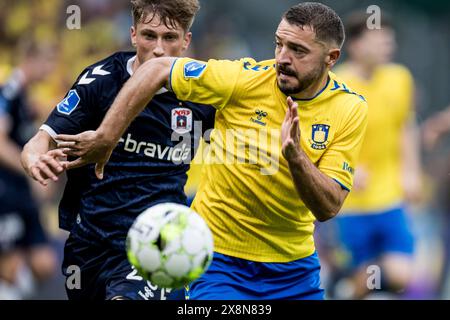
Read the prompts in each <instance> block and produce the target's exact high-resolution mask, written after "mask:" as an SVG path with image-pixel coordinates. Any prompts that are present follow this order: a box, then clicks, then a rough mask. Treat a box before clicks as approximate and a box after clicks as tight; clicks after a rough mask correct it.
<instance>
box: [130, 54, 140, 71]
mask: <svg viewBox="0 0 450 320" xmlns="http://www.w3.org/2000/svg"><path fill="white" fill-rule="evenodd" d="M140 66H141V62H140V61H139V57H138V56H136V59H134V61H133V64H132V65H131V70H132V71H133V74H134V73H135V72H136V70H137V69H138V68H139V67H140Z"/></svg>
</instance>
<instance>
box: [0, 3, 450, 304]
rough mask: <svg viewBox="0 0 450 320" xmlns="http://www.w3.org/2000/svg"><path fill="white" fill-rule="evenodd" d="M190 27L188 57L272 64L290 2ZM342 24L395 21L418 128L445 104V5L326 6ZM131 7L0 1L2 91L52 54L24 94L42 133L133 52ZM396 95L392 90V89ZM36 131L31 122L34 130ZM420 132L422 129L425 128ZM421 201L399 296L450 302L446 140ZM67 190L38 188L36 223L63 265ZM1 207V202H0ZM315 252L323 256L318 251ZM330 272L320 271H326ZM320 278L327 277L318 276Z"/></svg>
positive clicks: (58, 291)
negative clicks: (76, 12)
mask: <svg viewBox="0 0 450 320" xmlns="http://www.w3.org/2000/svg"><path fill="white" fill-rule="evenodd" d="M200 2H201V5H202V9H201V10H200V14H199V16H198V18H197V20H196V21H195V23H194V26H193V29H192V31H193V45H192V46H191V51H190V52H189V55H190V56H193V57H196V58H199V59H207V58H209V57H215V58H228V59H233V58H239V57H243V56H252V57H254V58H255V59H257V60H259V59H268V58H272V57H273V51H274V45H273V38H274V36H273V35H274V30H275V29H276V27H277V25H278V22H279V18H280V16H281V15H282V13H283V12H284V11H285V10H286V9H287V8H288V7H289V6H291V5H293V4H296V3H298V1H295V0H294V1H293V0H289V1H288V0H284V1H279V0H264V1H261V0H259V1H258V0H246V1H240V0H210V1H206V0H203V1H202V0H201V1H200ZM322 2H323V3H325V4H327V5H329V6H331V7H332V8H333V9H335V10H336V11H337V12H338V13H339V14H340V15H341V16H345V14H346V13H348V12H350V11H353V10H355V9H361V10H365V9H366V8H367V7H368V6H369V5H373V4H376V5H378V6H379V7H381V9H382V14H383V12H389V13H390V14H391V15H392V16H393V18H394V24H395V28H396V31H397V41H398V50H397V55H396V58H395V61H397V62H400V63H402V64H404V65H406V66H407V67H408V68H409V69H410V70H411V72H412V73H413V75H414V78H415V82H416V86H417V96H416V100H417V118H418V121H419V124H420V125H421V124H423V123H424V122H425V121H426V120H427V119H428V118H429V117H430V116H432V115H433V114H436V113H437V112H439V111H441V110H443V109H444V108H445V107H446V106H448V105H449V104H450V73H449V70H450V2H449V1H447V0H433V1H427V0H408V1H407V0H395V1H393V0H391V1H387V0H386V1H372V0H369V1H366V0H364V1H359V0H339V1H331V0H324V1H322ZM74 4H75V5H78V6H79V7H80V8H81V29H80V30H69V29H68V28H67V27H66V19H67V18H68V17H69V16H70V14H67V13H66V9H67V7H68V6H69V5H74ZM130 25H131V17H130V10H129V1H128V0H70V1H64V0H16V1H14V2H11V1H6V0H1V1H0V84H1V83H2V82H4V81H6V79H7V78H8V77H9V75H10V74H11V72H12V70H14V67H15V66H16V65H18V64H19V63H20V59H21V57H22V56H23V50H24V48H25V47H27V45H28V44H29V43H32V42H37V43H40V44H45V45H48V46H49V47H52V48H54V49H53V50H55V52H54V53H56V55H55V56H54V59H55V62H56V69H55V70H54V72H52V73H51V74H50V75H49V76H48V77H47V78H46V79H45V80H44V81H41V82H39V83H37V84H36V85H33V86H32V87H31V88H29V92H28V95H29V102H30V105H31V106H32V108H33V110H34V111H35V114H36V115H37V117H36V123H35V125H38V124H40V123H42V121H44V120H45V118H46V116H47V115H48V113H49V112H50V110H51V109H52V108H54V106H55V105H56V104H57V103H58V102H59V101H60V100H61V99H62V98H63V96H64V94H65V92H66V91H67V90H68V88H70V86H71V85H72V83H73V81H74V79H75V78H76V76H77V75H78V74H79V73H80V72H81V70H82V69H83V68H84V67H86V66H87V65H90V64H92V63H94V62H96V61H98V60H99V59H101V58H104V57H106V56H108V55H110V54H111V53H113V52H115V51H118V50H131V49H132V48H131V46H130V41H129V27H130ZM393 90H395V88H393ZM31 125H33V124H30V126H31ZM424 130H425V129H424ZM422 156H423V158H422V162H423V163H422V165H423V173H424V181H425V183H424V189H423V195H424V196H423V199H422V201H421V202H420V203H418V204H415V205H414V206H413V207H412V210H411V211H412V213H413V222H414V225H413V228H414V230H413V231H414V235H415V236H416V239H417V240H416V241H417V243H416V254H415V258H414V264H415V265H414V268H415V273H414V281H413V284H412V285H411V287H410V288H409V289H408V290H407V292H405V297H407V298H414V299H449V298H450V273H448V272H447V270H446V269H447V266H446V264H447V262H446V261H447V259H448V258H447V257H448V255H449V252H448V251H450V249H449V248H450V223H449V222H448V221H450V190H449V189H450V188H449V183H450V139H449V135H447V137H446V138H444V139H442V140H441V142H440V143H439V144H438V145H436V146H435V147H434V148H433V149H426V148H424V149H423V150H422ZM197 172H198V166H195V165H194V166H193V168H192V175H191V176H190V181H189V185H188V186H187V190H188V192H189V193H191V194H193V193H194V192H195V184H196V179H195V177H196V176H198V174H197ZM62 188H63V182H61V183H60V184H58V185H53V186H51V187H49V188H47V189H45V190H43V189H42V188H39V187H36V193H37V194H38V198H39V201H40V205H41V214H42V216H41V220H42V222H43V224H44V226H45V229H46V231H47V232H48V234H49V235H50V237H51V239H52V243H53V246H54V248H55V250H56V252H57V253H58V259H61V257H62V247H63V243H64V240H65V237H66V235H65V234H64V233H62V232H60V231H59V230H58V227H57V205H58V200H59V198H60V195H61V191H62ZM0 205H1V204H0ZM319 253H320V252H319ZM59 265H60V261H58V266H57V270H56V272H55V276H54V277H53V279H50V280H49V281H48V282H47V283H44V284H41V285H39V286H38V288H37V290H36V291H35V292H34V294H33V295H32V296H31V298H33V299H65V293H64V287H63V284H62V281H63V280H62V277H61V276H60V271H59ZM324 269H325V271H326V266H325V267H324ZM324 279H325V280H326V276H325V277H324Z"/></svg>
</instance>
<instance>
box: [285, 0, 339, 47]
mask: <svg viewBox="0 0 450 320" xmlns="http://www.w3.org/2000/svg"><path fill="white" fill-rule="evenodd" d="M283 19H285V20H286V21H287V22H289V23H290V24H293V25H296V26H300V27H303V26H310V27H311V28H312V30H313V31H314V32H315V34H316V38H317V39H318V40H320V41H324V42H327V43H329V42H334V43H336V44H337V45H338V46H339V47H342V45H343V44H344V39H345V32H344V24H343V23H342V20H341V18H340V17H339V15H338V14H337V13H336V12H335V11H334V10H333V9H331V8H330V7H328V6H326V5H324V4H322V3H318V2H303V3H299V4H297V5H295V6H293V7H291V8H290V9H289V10H288V11H286V13H285V14H284V15H283Z"/></svg>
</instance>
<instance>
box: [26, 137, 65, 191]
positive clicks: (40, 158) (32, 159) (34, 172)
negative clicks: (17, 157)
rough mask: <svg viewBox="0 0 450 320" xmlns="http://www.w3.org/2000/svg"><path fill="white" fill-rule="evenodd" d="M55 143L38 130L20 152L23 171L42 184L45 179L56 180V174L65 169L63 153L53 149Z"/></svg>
mask: <svg viewBox="0 0 450 320" xmlns="http://www.w3.org/2000/svg"><path fill="white" fill-rule="evenodd" d="M55 147H56V143H55V142H54V141H53V138H52V137H50V135H49V134H48V133H47V132H45V131H43V130H39V131H38V133H36V135H35V136H34V137H33V138H31V140H30V141H28V143H27V144H26V145H25V147H24V148H23V151H22V154H21V163H22V167H23V169H24V170H25V172H26V173H27V174H28V175H29V176H30V177H31V178H33V179H34V180H36V181H38V182H39V183H40V184H42V185H43V186H46V185H47V180H48V179H51V180H53V181H58V176H59V175H60V174H62V173H63V172H64V170H65V164H66V162H65V161H61V159H64V158H65V154H64V153H63V151H62V150H59V149H54V148H55Z"/></svg>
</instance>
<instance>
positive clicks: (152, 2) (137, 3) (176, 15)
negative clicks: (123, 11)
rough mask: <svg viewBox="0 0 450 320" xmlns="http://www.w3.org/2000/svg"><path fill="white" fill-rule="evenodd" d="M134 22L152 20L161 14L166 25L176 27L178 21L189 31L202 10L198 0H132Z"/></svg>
mask: <svg viewBox="0 0 450 320" xmlns="http://www.w3.org/2000/svg"><path fill="white" fill-rule="evenodd" d="M131 6H132V10H131V12H132V15H133V23H134V25H135V26H136V25H137V24H138V23H139V22H144V23H147V22H150V21H152V20H153V18H154V17H155V15H156V14H157V15H159V17H160V18H161V21H163V22H164V24H165V25H166V27H168V28H175V27H176V25H177V23H178V24H179V25H180V26H181V27H182V28H183V29H184V31H188V30H189V29H190V28H191V26H192V23H193V22H194V18H195V15H196V14H197V12H198V10H200V3H199V2H198V0H132V1H131Z"/></svg>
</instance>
